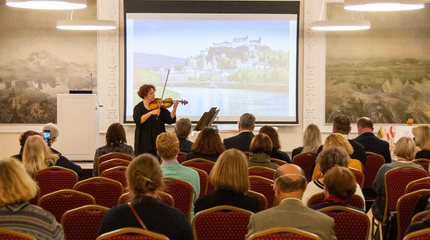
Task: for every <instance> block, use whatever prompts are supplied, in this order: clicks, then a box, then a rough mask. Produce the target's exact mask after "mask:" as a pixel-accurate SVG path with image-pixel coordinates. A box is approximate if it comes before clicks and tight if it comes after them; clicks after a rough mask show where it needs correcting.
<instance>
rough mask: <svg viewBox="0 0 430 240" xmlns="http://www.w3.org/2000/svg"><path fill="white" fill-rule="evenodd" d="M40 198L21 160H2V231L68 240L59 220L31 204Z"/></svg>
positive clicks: (0, 211) (39, 237) (35, 185)
mask: <svg viewBox="0 0 430 240" xmlns="http://www.w3.org/2000/svg"><path fill="white" fill-rule="evenodd" d="M42 140H43V139H42ZM45 145H46V143H45ZM36 194H37V184H36V182H34V181H33V179H32V178H31V177H30V176H29V175H28V174H27V173H26V171H25V169H24V168H23V167H22V164H21V163H20V162H18V160H16V159H15V158H8V159H3V160H0V216H1V218H0V227H4V228H10V229H13V230H16V231H19V232H23V233H27V234H30V235H32V236H34V237H36V238H37V239H46V240H48V239H49V240H52V239H64V236H63V229H62V227H61V225H60V224H59V223H57V221H56V220H55V217H54V216H53V215H52V214H51V213H49V212H47V211H45V210H43V209H42V208H40V207H39V206H35V205H31V204H30V203H29V202H28V201H29V200H30V199H32V198H34V197H35V196H36Z"/></svg>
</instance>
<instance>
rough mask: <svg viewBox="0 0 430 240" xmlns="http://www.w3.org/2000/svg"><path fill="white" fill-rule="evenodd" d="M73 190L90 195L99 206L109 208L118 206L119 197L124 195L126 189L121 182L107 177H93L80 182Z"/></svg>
mask: <svg viewBox="0 0 430 240" xmlns="http://www.w3.org/2000/svg"><path fill="white" fill-rule="evenodd" d="M73 189H74V190H76V191H80V192H84V193H88V194H90V195H91V196H93V197H94V199H95V200H96V204H97V205H101V206H105V207H108V208H111V207H113V206H116V205H117V204H118V199H119V197H120V196H121V195H122V194H123V193H124V187H123V186H122V184H121V183H120V182H118V181H115V180H112V179H109V178H105V177H92V178H88V179H85V180H82V181H79V182H78V183H76V184H75V186H74V187H73Z"/></svg>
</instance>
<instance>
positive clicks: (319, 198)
mask: <svg viewBox="0 0 430 240" xmlns="http://www.w3.org/2000/svg"><path fill="white" fill-rule="evenodd" d="M324 199H325V194H324V192H320V193H316V194H314V195H312V196H311V197H310V198H309V200H308V202H307V203H306V206H308V207H310V206H314V205H318V204H320V203H323V202H324Z"/></svg>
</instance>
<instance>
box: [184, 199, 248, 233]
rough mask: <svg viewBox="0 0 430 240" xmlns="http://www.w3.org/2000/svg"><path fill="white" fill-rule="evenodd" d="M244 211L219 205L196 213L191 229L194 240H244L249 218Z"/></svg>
mask: <svg viewBox="0 0 430 240" xmlns="http://www.w3.org/2000/svg"><path fill="white" fill-rule="evenodd" d="M252 214H253V213H252V212H251V211H247V210H245V209H241V208H237V207H233V206H227V205H221V206H216V207H213V208H209V209H205V210H203V211H200V212H198V213H197V214H196V215H195V216H194V219H193V223H192V227H193V233H194V239H195V240H219V239H223V240H235V239H245V235H246V233H247V232H248V222H249V218H250V217H251V215H252Z"/></svg>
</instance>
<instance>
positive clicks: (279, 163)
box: [270, 158, 287, 166]
mask: <svg viewBox="0 0 430 240" xmlns="http://www.w3.org/2000/svg"><path fill="white" fill-rule="evenodd" d="M270 162H272V163H276V164H278V165H279V166H282V165H284V164H287V162H285V161H282V160H280V159H277V158H270Z"/></svg>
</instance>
